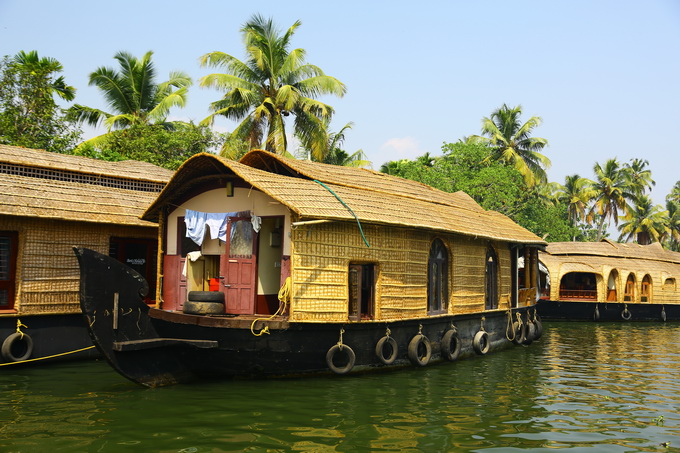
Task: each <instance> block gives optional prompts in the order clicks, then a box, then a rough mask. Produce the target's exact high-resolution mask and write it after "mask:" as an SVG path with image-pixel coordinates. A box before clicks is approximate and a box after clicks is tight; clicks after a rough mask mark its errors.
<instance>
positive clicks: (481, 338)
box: [472, 329, 524, 355]
mask: <svg viewBox="0 0 680 453" xmlns="http://www.w3.org/2000/svg"><path fill="white" fill-rule="evenodd" d="M522 330H524V329H522ZM472 349H474V350H475V352H476V353H477V354H479V355H484V354H486V353H487V352H489V349H491V344H490V343H489V334H488V333H486V332H485V331H484V330H480V331H479V332H477V333H476V334H475V338H473V339H472Z"/></svg>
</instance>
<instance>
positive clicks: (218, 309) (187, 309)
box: [182, 300, 225, 315]
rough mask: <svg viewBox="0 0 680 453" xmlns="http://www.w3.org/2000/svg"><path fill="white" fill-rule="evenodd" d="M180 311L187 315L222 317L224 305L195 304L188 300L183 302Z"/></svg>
mask: <svg viewBox="0 0 680 453" xmlns="http://www.w3.org/2000/svg"><path fill="white" fill-rule="evenodd" d="M182 311H183V312H184V313H187V314H189V315H223V314H224V313H225V310H224V304H222V303H219V302H195V301H193V300H188V301H186V302H184V307H182Z"/></svg>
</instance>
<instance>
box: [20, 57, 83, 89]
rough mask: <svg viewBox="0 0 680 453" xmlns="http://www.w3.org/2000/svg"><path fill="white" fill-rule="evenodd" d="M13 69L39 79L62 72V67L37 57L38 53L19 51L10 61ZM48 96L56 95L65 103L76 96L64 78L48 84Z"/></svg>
mask: <svg viewBox="0 0 680 453" xmlns="http://www.w3.org/2000/svg"><path fill="white" fill-rule="evenodd" d="M12 60H13V63H14V65H15V67H16V68H17V69H19V70H21V71H22V72H26V73H32V74H35V75H36V76H38V77H40V76H42V77H48V76H49V75H51V74H52V73H56V72H62V71H63V70H64V67H63V66H62V65H61V63H59V61H57V60H56V59H54V58H51V57H42V58H40V57H39V56H38V52H37V51H35V50H31V51H30V52H28V53H27V52H24V51H23V50H22V51H19V53H17V54H16V55H15V56H14V58H13V59H12ZM49 89H50V93H49V94H50V95H52V94H56V95H57V96H59V97H60V98H61V99H63V100H65V101H72V100H73V99H74V98H75V95H76V89H75V88H73V87H72V86H70V85H67V84H66V81H65V80H64V76H59V77H57V78H56V79H54V80H50V83H49Z"/></svg>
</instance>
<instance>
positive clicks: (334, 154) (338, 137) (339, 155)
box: [296, 122, 372, 168]
mask: <svg viewBox="0 0 680 453" xmlns="http://www.w3.org/2000/svg"><path fill="white" fill-rule="evenodd" d="M352 126H354V123H352V122H349V123H347V124H345V125H344V126H343V127H342V129H340V130H339V131H338V132H329V133H328V134H327V137H328V142H327V144H326V145H325V146H324V147H323V149H324V151H323V158H322V159H321V160H318V159H317V158H316V157H315V156H314V155H313V154H312V153H311V152H310V151H308V150H305V149H302V150H301V153H296V154H298V155H300V154H302V158H310V159H311V160H314V161H317V162H323V163H324V164H330V165H338V166H341V167H364V168H366V167H371V166H372V162H371V161H370V160H368V159H367V157H366V154H365V153H364V152H363V150H357V151H355V152H354V153H352V154H349V153H348V152H347V151H345V150H343V149H342V148H341V146H342V143H343V142H344V141H345V132H346V131H348V130H350V129H352ZM325 127H326V128H328V124H326V125H325Z"/></svg>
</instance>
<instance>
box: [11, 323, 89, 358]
mask: <svg viewBox="0 0 680 453" xmlns="http://www.w3.org/2000/svg"><path fill="white" fill-rule="evenodd" d="M24 327H26V326H24ZM92 348H94V346H88V347H86V348H82V349H76V350H75V351H69V352H62V353H61V354H55V355H48V356H47V357H38V358H37V359H28V360H21V361H19V362H7V363H0V366H8V365H19V364H20V363H28V362H37V361H38V360H46V359H53V358H55V357H61V356H64V355H69V354H75V353H76V352H82V351H87V350H88V349H92Z"/></svg>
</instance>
